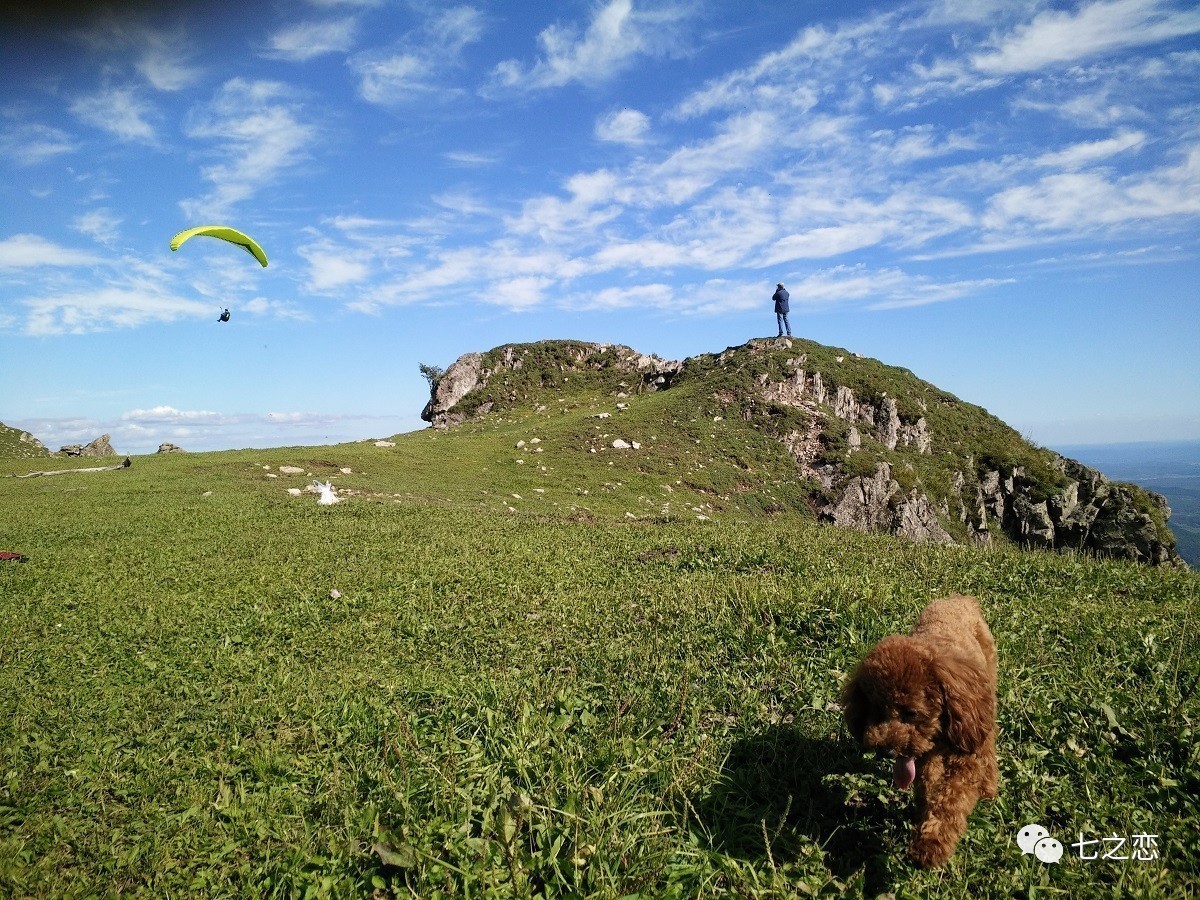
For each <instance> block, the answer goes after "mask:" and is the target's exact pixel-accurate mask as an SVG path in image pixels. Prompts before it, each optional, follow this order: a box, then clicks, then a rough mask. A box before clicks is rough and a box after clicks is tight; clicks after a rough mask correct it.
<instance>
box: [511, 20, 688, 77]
mask: <svg viewBox="0 0 1200 900" xmlns="http://www.w3.org/2000/svg"><path fill="white" fill-rule="evenodd" d="M690 15H691V11H690V10H689V9H687V8H686V7H684V6H664V7H662V8H660V9H652V10H645V9H634V6H633V2H632V0H608V2H607V3H605V4H604V5H602V6H599V7H597V9H596V12H595V15H594V16H593V18H592V20H591V22H589V23H588V25H587V28H586V29H584V30H583V32H582V33H580V30H579V28H578V27H577V26H571V25H551V26H549V27H548V28H546V29H545V30H543V31H542V32H541V33H540V34H539V35H538V44H539V46H540V47H541V54H540V56H539V57H538V59H537V61H536V62H535V63H533V65H532V66H529V67H528V68H526V67H525V66H523V65H522V64H521V63H520V61H518V60H515V59H508V60H505V61H504V62H502V63H500V64H499V65H498V66H496V68H495V70H494V71H493V73H492V77H493V84H495V85H497V86H500V87H505V88H516V89H523V90H536V89H543V88H555V87H563V86H564V85H567V84H570V83H571V82H574V81H580V82H584V83H596V82H601V81H606V80H608V79H609V78H611V77H613V76H614V75H616V74H618V73H619V72H621V71H622V70H624V69H626V68H628V67H629V66H630V65H632V64H633V62H634V61H635V60H637V59H638V58H639V57H645V56H649V57H655V56H666V55H670V54H671V53H674V52H676V50H677V48H678V47H679V46H680V44H681V43H682V42H681V40H680V26H681V25H682V23H684V22H685V21H686V20H687V19H688V18H689V17H690Z"/></svg>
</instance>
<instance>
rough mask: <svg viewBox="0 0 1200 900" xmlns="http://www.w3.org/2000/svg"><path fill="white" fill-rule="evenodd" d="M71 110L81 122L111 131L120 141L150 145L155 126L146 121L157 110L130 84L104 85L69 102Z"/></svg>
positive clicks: (154, 114)
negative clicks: (98, 89) (108, 86)
mask: <svg viewBox="0 0 1200 900" xmlns="http://www.w3.org/2000/svg"><path fill="white" fill-rule="evenodd" d="M71 112H72V113H73V114H74V115H75V116H76V118H78V119H79V120H80V121H82V122H86V123H87V124H88V125H91V126H93V127H94V128H99V129H101V130H102V131H107V132H109V133H110V134H112V135H115V136H116V137H117V138H119V139H120V140H122V141H128V142H136V143H141V144H148V145H151V146H154V145H156V144H158V136H157V134H156V132H155V128H154V126H153V125H152V124H150V122H149V121H148V120H149V119H150V118H153V117H156V116H157V113H156V111H155V109H154V108H153V107H152V106H151V105H150V103H149V102H148V101H147V100H145V99H144V98H143V97H141V96H139V95H138V92H137V91H136V90H134V89H133V88H129V87H122V88H105V89H104V90H101V91H99V92H97V93H95V94H91V95H89V96H86V97H79V98H78V99H76V100H75V101H74V102H72V103H71Z"/></svg>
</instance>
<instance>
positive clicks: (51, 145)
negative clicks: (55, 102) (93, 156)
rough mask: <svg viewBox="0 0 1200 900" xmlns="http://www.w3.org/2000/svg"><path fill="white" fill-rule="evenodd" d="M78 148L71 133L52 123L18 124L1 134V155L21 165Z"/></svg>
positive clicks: (72, 151)
mask: <svg viewBox="0 0 1200 900" xmlns="http://www.w3.org/2000/svg"><path fill="white" fill-rule="evenodd" d="M78 149H79V147H78V145H77V144H76V143H75V141H74V140H73V139H72V138H71V136H70V135H69V134H67V133H66V132H65V131H63V130H62V129H61V128H54V127H52V126H50V125H39V124H28V125H17V126H14V127H12V128H9V129H6V130H5V131H4V132H3V134H0V155H3V156H6V157H8V158H9V159H11V160H12V161H13V162H15V163H17V165H21V166H36V165H38V164H39V163H43V162H45V161H46V160H48V159H53V158H54V157H56V156H62V155H63V154H65V153H74V152H75V151H76V150H78Z"/></svg>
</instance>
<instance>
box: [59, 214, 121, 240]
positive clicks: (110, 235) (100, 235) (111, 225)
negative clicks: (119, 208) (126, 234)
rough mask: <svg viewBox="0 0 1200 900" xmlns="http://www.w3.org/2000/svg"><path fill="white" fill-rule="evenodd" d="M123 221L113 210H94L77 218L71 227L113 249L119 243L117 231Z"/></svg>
mask: <svg viewBox="0 0 1200 900" xmlns="http://www.w3.org/2000/svg"><path fill="white" fill-rule="evenodd" d="M122 221H124V220H123V219H121V218H120V217H119V216H117V215H116V214H115V213H114V212H113V211H112V210H111V209H93V210H91V211H89V212H86V213H83V214H82V215H78V216H76V217H75V219H74V221H73V222H72V223H71V227H72V228H74V229H75V230H76V231H78V232H79V233H80V234H86V235H87V236H88V237H90V238H91V239H92V240H94V241H96V242H97V243H99V244H104V245H105V246H106V247H112V246H114V245H115V244H116V242H117V237H118V236H119V233H118V230H117V229H118V228H119V227H120V225H121V222H122Z"/></svg>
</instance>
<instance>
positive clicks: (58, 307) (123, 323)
mask: <svg viewBox="0 0 1200 900" xmlns="http://www.w3.org/2000/svg"><path fill="white" fill-rule="evenodd" d="M21 303H22V305H23V306H24V307H25V308H26V310H27V318H26V325H25V332H26V333H27V334H32V335H49V334H87V333H89V332H93V331H108V330H110V329H112V328H136V327H138V326H142V325H147V324H149V323H152V322H160V323H161V322H174V321H177V320H179V319H185V318H195V317H200V316H205V317H207V316H208V315H210V314H211V313H212V306H211V305H210V304H208V303H201V302H199V301H196V300H190V299H185V298H182V297H178V296H175V295H173V294H171V293H170V292H168V291H167V290H166V289H164V288H161V287H158V286H152V285H146V284H139V283H136V282H135V283H125V284H112V285H108V286H103V287H81V288H79V289H78V290H66V291H62V292H51V293H47V294H46V295H44V296H41V297H32V298H26V299H24V300H22V301H21Z"/></svg>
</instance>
